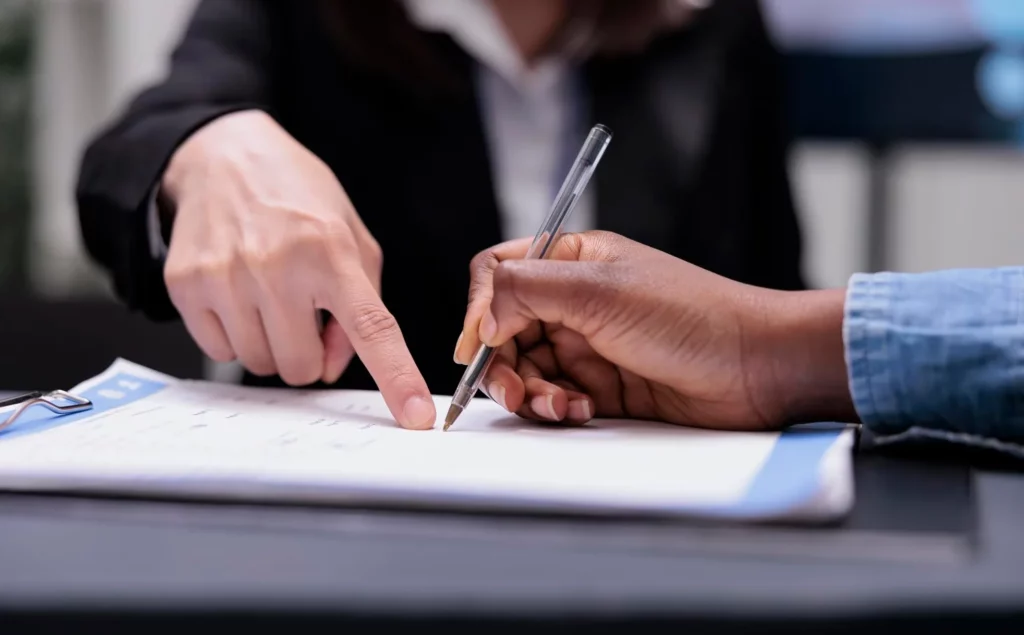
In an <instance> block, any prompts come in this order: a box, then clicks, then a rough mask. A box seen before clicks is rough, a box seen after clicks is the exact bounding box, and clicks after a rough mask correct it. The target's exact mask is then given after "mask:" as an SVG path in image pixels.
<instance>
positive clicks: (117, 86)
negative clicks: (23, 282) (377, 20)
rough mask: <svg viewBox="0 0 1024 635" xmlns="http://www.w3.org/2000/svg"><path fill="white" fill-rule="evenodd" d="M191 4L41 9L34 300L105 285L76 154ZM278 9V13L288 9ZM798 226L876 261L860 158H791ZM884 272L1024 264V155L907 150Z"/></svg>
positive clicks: (810, 267)
mask: <svg viewBox="0 0 1024 635" xmlns="http://www.w3.org/2000/svg"><path fill="white" fill-rule="evenodd" d="M195 1H196V0H38V2H39V3H40V6H41V9H42V20H41V31H40V35H41V46H40V51H39V55H38V58H37V63H38V66H39V68H38V69H37V78H38V83H37V90H38V97H39V99H38V100H37V104H38V109H37V110H38V118H37V121H36V124H35V134H36V152H35V161H36V164H35V167H36V184H35V188H36V201H37V205H38V208H37V210H36V211H37V213H36V216H35V217H36V223H35V231H34V241H35V242H34V245H33V247H34V249H33V257H34V262H33V270H34V272H35V275H34V282H35V285H36V288H37V289H38V290H39V292H40V293H44V294H62V295H63V294H68V293H75V292H82V291H84V292H89V293H96V292H99V291H100V290H103V289H105V288H106V286H107V285H106V283H105V282H103V281H102V280H101V278H100V277H99V276H98V275H97V274H96V272H95V270H94V269H93V268H92V266H91V265H90V264H89V263H88V260H87V259H86V258H85V257H84V256H83V254H82V251H81V247H80V243H79V238H78V223H77V217H76V215H75V211H74V207H73V200H72V191H73V190H72V188H73V186H74V181H75V177H76V173H77V163H78V159H79V156H80V153H81V149H82V145H83V143H84V141H85V139H86V138H87V136H88V135H90V134H92V133H93V131H94V130H95V129H96V126H98V125H99V124H100V123H101V122H103V121H106V120H108V119H109V118H110V117H112V116H113V115H114V114H115V112H116V111H117V109H119V108H120V107H121V106H122V105H123V103H124V100H125V99H127V98H128V96H129V95H131V94H132V93H133V92H134V91H135V90H136V89H137V88H138V87H139V86H141V85H142V84H143V83H145V82H147V81H149V80H151V79H153V78H155V77H158V76H159V75H160V74H162V73H163V72H164V64H165V60H166V54H167V52H168V50H169V49H170V47H171V46H172V45H173V43H174V42H175V40H176V39H177V37H178V36H179V34H180V30H181V28H182V26H183V24H184V21H185V19H186V18H187V17H188V15H189V13H190V11H191V9H192V8H193V6H194V4H195ZM282 1H284V0H282ZM792 166H793V174H794V181H795V183H794V185H795V190H796V196H797V200H798V202H799V203H800V205H801V208H802V210H803V214H804V225H805V228H804V231H805V235H806V244H807V257H806V267H805V268H806V271H807V274H808V276H809V278H810V280H811V281H812V283H814V284H816V285H819V286H838V285H843V284H845V282H846V279H847V277H848V276H849V274H850V273H852V272H854V271H857V270H863V269H865V268H867V267H869V266H870V265H871V263H870V261H869V260H868V253H869V249H868V247H869V245H868V244H867V243H866V240H867V237H868V236H869V235H870V233H869V232H868V228H867V226H866V223H867V218H868V204H869V195H868V183H869V177H868V175H869V169H870V168H869V164H868V161H867V157H866V155H865V153H864V151H863V149H861V148H859V147H858V146H857V145H856V144H849V145H833V144H829V145H826V144H805V145H802V146H800V147H798V148H797V149H796V152H794V155H793V157H792ZM885 174H886V176H887V179H888V180H889V182H888V189H889V191H890V193H891V197H890V208H891V217H890V219H889V222H888V223H886V226H885V227H884V228H882V229H884V230H885V231H886V234H887V236H888V240H887V241H886V249H885V252H884V253H883V254H882V258H881V262H880V263H879V264H880V266H882V267H885V268H891V269H896V270H906V271H919V270H924V269H935V268H943V267H954V266H986V265H997V264H1009V263H1016V264H1024V253H1022V250H1021V249H1020V247H1019V245H1020V244H1021V238H1024V153H1021V152H1014V151H1010V150H1006V149H1000V148H987V147H983V146H960V147H946V148H938V149H936V148H932V147H929V148H914V147H906V148H902V149H900V150H899V151H898V152H897V153H896V154H895V156H893V157H892V159H891V161H890V162H889V163H888V164H887V169H886V170H885Z"/></svg>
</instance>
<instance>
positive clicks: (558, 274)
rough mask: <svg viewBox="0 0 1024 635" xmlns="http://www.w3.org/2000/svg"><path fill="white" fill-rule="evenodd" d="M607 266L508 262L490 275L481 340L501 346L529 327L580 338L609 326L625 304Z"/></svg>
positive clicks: (615, 275) (612, 270) (615, 276)
mask: <svg viewBox="0 0 1024 635" xmlns="http://www.w3.org/2000/svg"><path fill="white" fill-rule="evenodd" d="M618 273H619V270H618V269H617V268H616V265H615V264H614V263H609V262H593V261H590V262H574V261H554V260H509V261H505V262H502V263H500V264H498V266H497V268H496V269H495V270H494V277H493V282H492V289H493V291H492V294H493V295H492V298H491V301H490V307H489V310H488V311H487V312H486V313H485V314H484V316H483V319H482V320H481V321H480V331H479V334H480V340H481V341H482V342H483V343H485V344H487V345H488V346H500V345H502V344H504V343H505V342H507V341H509V340H510V339H512V338H513V337H515V336H516V335H517V334H519V333H520V332H522V331H523V330H525V329H526V328H527V327H528V326H529V325H530V324H531V323H532V322H534V321H538V320H539V321H541V322H546V323H548V324H561V325H563V326H565V327H566V328H569V329H572V330H573V331H576V332H577V333H580V334H581V335H583V336H584V337H588V334H592V333H594V332H595V331H596V330H598V329H600V328H601V327H603V326H605V325H607V324H608V323H609V322H610V321H611V320H612V319H613V318H614V317H615V316H616V315H619V314H621V309H622V308H624V307H625V306H626V305H628V302H629V301H628V299H627V298H626V297H625V294H623V293H621V292H620V290H621V289H622V285H621V284H620V281H619V277H620V276H619V275H618Z"/></svg>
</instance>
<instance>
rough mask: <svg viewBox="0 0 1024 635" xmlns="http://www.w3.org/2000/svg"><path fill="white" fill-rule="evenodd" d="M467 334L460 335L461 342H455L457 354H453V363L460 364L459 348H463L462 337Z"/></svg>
mask: <svg viewBox="0 0 1024 635" xmlns="http://www.w3.org/2000/svg"><path fill="white" fill-rule="evenodd" d="M463 335H465V333H459V341H457V342H455V352H454V353H452V361H453V362H455V363H456V364H458V363H459V347H460V346H462V336H463Z"/></svg>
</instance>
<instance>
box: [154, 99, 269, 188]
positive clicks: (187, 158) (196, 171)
mask: <svg viewBox="0 0 1024 635" xmlns="http://www.w3.org/2000/svg"><path fill="white" fill-rule="evenodd" d="M270 122H272V119H271V118H270V116H269V115H267V114H266V113H265V112H263V111H260V110H243V111H238V112H232V113H228V114H226V115H221V116H220V117H217V118H216V119H213V120H212V121H209V122H208V123H206V125H204V126H202V127H200V128H199V129H198V130H196V131H195V132H193V133H192V134H191V135H189V136H188V137H187V138H186V139H185V140H184V141H183V142H182V143H181V145H179V146H178V148H177V149H176V150H175V151H174V153H173V154H172V155H171V158H170V160H169V161H168V163H167V167H166V169H165V170H164V173H163V176H162V177H161V179H160V183H159V188H160V195H161V197H162V198H163V201H164V202H165V203H169V204H170V205H172V206H173V205H174V204H176V203H177V201H178V200H179V198H180V197H181V195H182V193H183V192H184V191H186V190H187V189H188V187H189V185H188V184H189V183H190V182H193V181H195V180H197V179H202V178H204V175H209V172H210V168H211V166H214V165H216V164H217V162H218V161H221V160H222V159H223V158H224V157H225V156H227V154H226V153H230V152H231V150H232V145H233V144H235V145H237V142H238V141H239V140H242V141H245V140H248V139H251V138H252V137H253V135H255V134H256V130H254V127H258V126H262V125H266V124H267V123H270Z"/></svg>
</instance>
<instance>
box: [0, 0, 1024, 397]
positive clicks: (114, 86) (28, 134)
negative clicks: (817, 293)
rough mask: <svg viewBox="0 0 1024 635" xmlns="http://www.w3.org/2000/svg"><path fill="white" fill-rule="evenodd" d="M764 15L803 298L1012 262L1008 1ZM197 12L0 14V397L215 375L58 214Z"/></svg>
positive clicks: (157, 3)
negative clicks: (109, 381)
mask: <svg viewBox="0 0 1024 635" xmlns="http://www.w3.org/2000/svg"><path fill="white" fill-rule="evenodd" d="M719 1H728V0H719ZM763 2H764V6H765V10H766V14H767V16H768V18H769V20H770V26H771V29H772V31H773V33H774V36H775V39H776V41H777V43H778V45H779V46H780V48H782V49H783V51H784V52H785V55H786V58H787V66H788V71H789V72H788V87H789V109H790V110H789V112H790V115H791V124H792V128H793V130H794V132H795V134H796V136H797V144H796V146H795V147H794V150H793V154H792V157H791V161H792V175H793V178H794V186H795V189H796V193H797V196H798V203H799V208H800V211H801V214H802V219H803V223H804V233H805V237H806V244H807V251H806V254H805V261H804V267H805V270H806V272H807V275H808V277H809V279H810V281H811V282H812V283H813V284H814V285H816V286H841V285H844V284H845V283H846V280H847V277H848V276H849V275H850V274H851V273H853V272H855V271H873V270H880V269H889V270H898V271H921V270H927V269H937V268H948V267H964V266H968V267H970V266H996V265H1005V264H1024V250H1022V248H1021V238H1022V237H1024V0H856V1H850V0H763ZM194 3H195V0H0V347H2V348H0V388H3V389H22V388H53V387H62V388H65V387H69V386H70V385H72V384H74V383H77V382H78V381H80V380H81V379H83V378H85V377H86V376H88V375H90V374H93V373H96V372H98V371H99V370H101V369H102V368H104V367H105V366H106V365H107V364H109V363H110V362H111V361H112V360H113V358H114V357H115V356H118V355H120V356H123V357H127V358H130V359H132V360H133V361H138V362H140V363H143V364H147V365H150V366H153V367H156V368H159V369H160V370H163V371H165V372H169V373H172V374H176V375H179V376H183V377H203V376H205V377H212V378H222V377H223V378H226V377H229V376H230V371H231V369H230V368H219V367H215V366H212V365H208V364H206V363H205V362H204V360H203V359H202V357H201V355H200V354H199V352H198V350H197V349H196V347H195V346H194V345H192V343H191V340H190V339H189V338H188V336H187V334H186V333H185V332H184V330H183V328H181V327H180V326H178V325H173V324H172V325H154V324H149V323H146V322H145V321H144V320H143V319H142V318H141V317H138V316H132V315H128V314H127V312H126V311H125V310H124V309H123V308H122V307H121V306H120V305H118V304H117V303H116V302H114V301H113V298H112V296H111V294H110V292H109V290H108V285H107V283H106V280H105V279H104V277H103V276H101V275H100V274H99V273H98V271H97V270H96V269H95V268H94V267H93V265H92V263H91V262H90V261H89V260H88V258H87V257H86V256H85V255H84V253H83V251H82V248H81V245H80V240H79V235H78V220H77V216H76V213H75V210H74V206H73V200H72V191H73V186H74V182H75V178H76V173H77V165H78V160H79V157H80V153H81V150H82V147H83V144H84V142H85V140H86V139H87V137H88V136H89V135H91V134H92V133H93V132H94V131H95V130H96V128H97V126H99V125H101V124H102V123H103V122H105V121H106V120H108V119H109V118H110V117H112V116H113V114H114V112H115V111H117V110H118V109H119V108H120V107H121V106H122V104H123V103H124V101H125V100H126V99H128V98H129V97H130V96H131V95H132V94H133V93H134V92H135V91H136V90H138V89H139V88H140V87H141V86H142V85H143V84H145V83H147V82H148V81H151V80H152V79H154V78H155V77H158V76H160V74H161V73H163V72H164V63H165V60H166V55H167V53H168V51H169V49H170V47H172V46H173V44H174V43H175V41H176V39H177V37H178V36H179V34H180V31H181V28H182V27H183V24H184V21H185V20H186V19H187V18H188V16H189V14H190V12H191V10H192V8H193V6H194ZM5 343H6V345H5ZM12 351H13V352H12Z"/></svg>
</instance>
